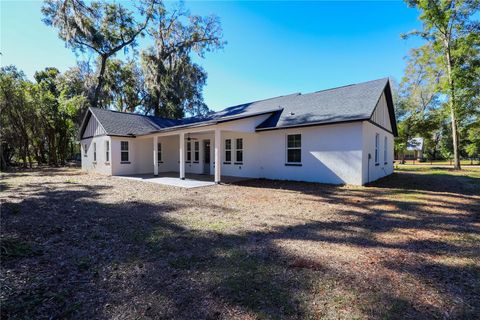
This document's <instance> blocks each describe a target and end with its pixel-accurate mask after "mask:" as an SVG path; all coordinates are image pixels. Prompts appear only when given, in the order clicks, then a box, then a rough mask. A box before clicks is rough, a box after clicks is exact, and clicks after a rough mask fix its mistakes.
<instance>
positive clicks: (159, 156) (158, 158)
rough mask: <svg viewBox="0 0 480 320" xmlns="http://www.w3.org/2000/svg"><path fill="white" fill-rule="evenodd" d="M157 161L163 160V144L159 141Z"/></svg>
mask: <svg viewBox="0 0 480 320" xmlns="http://www.w3.org/2000/svg"><path fill="white" fill-rule="evenodd" d="M157 162H163V161H162V144H161V143H160V142H159V143H157Z"/></svg>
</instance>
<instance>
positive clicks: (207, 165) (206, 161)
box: [203, 140, 210, 174]
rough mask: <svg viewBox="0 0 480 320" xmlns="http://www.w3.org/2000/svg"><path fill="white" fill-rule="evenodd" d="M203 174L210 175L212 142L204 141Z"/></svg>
mask: <svg viewBox="0 0 480 320" xmlns="http://www.w3.org/2000/svg"><path fill="white" fill-rule="evenodd" d="M203 173H204V174H210V140H203Z"/></svg>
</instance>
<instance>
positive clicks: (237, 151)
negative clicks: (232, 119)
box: [234, 138, 245, 164]
mask: <svg viewBox="0 0 480 320" xmlns="http://www.w3.org/2000/svg"><path fill="white" fill-rule="evenodd" d="M239 141H241V148H238V142H239ZM244 148H245V147H244V145H243V138H235V162H234V164H243V150H244ZM239 152H240V154H241V158H242V159H241V160H238V158H239V157H238V155H239Z"/></svg>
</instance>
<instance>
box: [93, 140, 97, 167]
mask: <svg viewBox="0 0 480 320" xmlns="http://www.w3.org/2000/svg"><path fill="white" fill-rule="evenodd" d="M93 162H97V143H96V142H94V143H93Z"/></svg>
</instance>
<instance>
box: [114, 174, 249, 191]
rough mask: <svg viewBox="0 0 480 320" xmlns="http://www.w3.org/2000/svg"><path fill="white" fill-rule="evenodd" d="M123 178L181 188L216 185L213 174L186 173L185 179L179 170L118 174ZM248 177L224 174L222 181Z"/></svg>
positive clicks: (233, 180) (239, 179)
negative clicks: (181, 177)
mask: <svg viewBox="0 0 480 320" xmlns="http://www.w3.org/2000/svg"><path fill="white" fill-rule="evenodd" d="M116 177H118V178H122V179H130V180H136V181H145V182H152V183H157V184H163V185H167V186H173V187H180V188H187V189H190V188H198V187H208V186H213V185H215V182H214V177H213V175H207V174H194V173H186V174H185V180H181V179H180V178H179V173H178V172H159V174H158V176H157V177H156V176H154V175H153V174H134V175H127V176H116ZM247 179H248V178H241V177H231V176H222V183H234V182H237V181H242V180H247Z"/></svg>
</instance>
